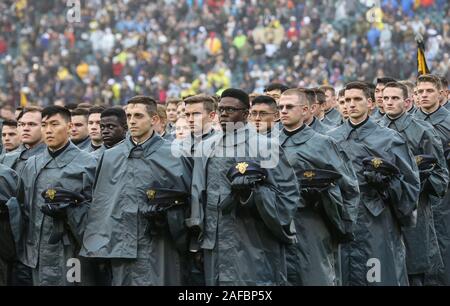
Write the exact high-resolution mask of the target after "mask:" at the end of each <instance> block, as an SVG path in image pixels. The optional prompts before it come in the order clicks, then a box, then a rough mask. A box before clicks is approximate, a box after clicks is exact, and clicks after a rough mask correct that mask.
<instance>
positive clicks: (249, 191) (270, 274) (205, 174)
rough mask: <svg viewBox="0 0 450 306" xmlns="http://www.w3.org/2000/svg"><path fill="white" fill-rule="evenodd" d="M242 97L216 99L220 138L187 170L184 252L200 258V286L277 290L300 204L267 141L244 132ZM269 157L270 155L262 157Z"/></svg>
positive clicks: (226, 94) (279, 154)
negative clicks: (188, 244) (187, 249)
mask: <svg viewBox="0 0 450 306" xmlns="http://www.w3.org/2000/svg"><path fill="white" fill-rule="evenodd" d="M249 108H250V103H249V97H248V95H247V93H245V92H244V91H242V90H240V89H235V88H229V89H226V90H225V91H223V93H222V95H221V98H220V102H219V107H218V113H219V116H220V123H221V125H222V128H223V133H218V134H217V136H214V137H211V138H209V139H207V140H205V141H204V142H203V144H202V149H203V152H204V154H203V156H202V157H201V158H199V159H198V160H195V162H194V172H193V175H192V177H193V182H192V210H191V216H190V218H189V219H187V220H186V224H187V225H188V227H189V228H190V230H191V232H192V233H195V234H196V235H195V236H193V239H192V241H191V243H192V244H191V251H193V252H199V251H200V250H203V252H204V264H203V267H204V270H205V283H206V285H209V286H211V285H253V286H255V285H284V284H286V281H287V276H286V261H285V248H286V245H287V244H289V243H292V242H293V239H295V234H294V232H293V231H292V230H293V228H292V226H291V225H293V224H292V220H293V216H294V213H295V211H296V209H297V205H298V201H299V191H298V185H297V181H296V179H295V174H294V171H293V169H292V168H291V166H290V165H289V163H288V161H287V159H286V156H285V154H284V151H283V150H282V149H280V147H279V143H277V142H275V140H274V139H271V138H269V137H265V136H263V135H260V134H258V133H257V132H256V131H255V129H253V128H250V127H249V126H248V125H247V118H248V115H249ZM267 153H269V154H267Z"/></svg>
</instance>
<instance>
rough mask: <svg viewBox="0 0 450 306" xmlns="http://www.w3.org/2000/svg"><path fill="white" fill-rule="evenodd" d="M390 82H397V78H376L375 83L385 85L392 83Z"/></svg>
mask: <svg viewBox="0 0 450 306" xmlns="http://www.w3.org/2000/svg"><path fill="white" fill-rule="evenodd" d="M392 82H397V80H396V79H393V78H390V77H383V78H377V85H378V84H382V85H385V84H387V83H392Z"/></svg>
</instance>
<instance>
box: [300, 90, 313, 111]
mask: <svg viewBox="0 0 450 306" xmlns="http://www.w3.org/2000/svg"><path fill="white" fill-rule="evenodd" d="M300 90H301V91H303V93H304V94H305V97H306V102H307V103H308V106H309V107H311V106H312V105H313V104H315V103H316V102H317V101H316V92H315V91H314V90H313V89H311V88H301V89H300Z"/></svg>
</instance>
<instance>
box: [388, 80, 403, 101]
mask: <svg viewBox="0 0 450 306" xmlns="http://www.w3.org/2000/svg"><path fill="white" fill-rule="evenodd" d="M386 88H398V89H401V90H402V94H403V99H406V98H408V87H406V86H405V85H403V84H402V83H400V82H390V83H387V84H386V86H384V89H383V91H384V90H385V89H386Z"/></svg>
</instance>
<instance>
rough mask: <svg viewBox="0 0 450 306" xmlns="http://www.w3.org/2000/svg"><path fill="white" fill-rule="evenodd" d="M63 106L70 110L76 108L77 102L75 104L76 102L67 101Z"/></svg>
mask: <svg viewBox="0 0 450 306" xmlns="http://www.w3.org/2000/svg"><path fill="white" fill-rule="evenodd" d="M65 108H66V109H68V110H69V111H72V110H74V109H76V108H78V104H76V103H68V104H66V106H65Z"/></svg>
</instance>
